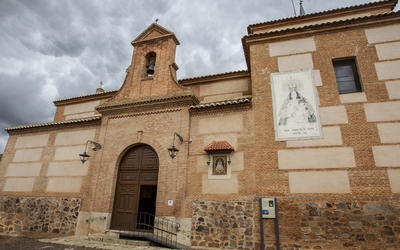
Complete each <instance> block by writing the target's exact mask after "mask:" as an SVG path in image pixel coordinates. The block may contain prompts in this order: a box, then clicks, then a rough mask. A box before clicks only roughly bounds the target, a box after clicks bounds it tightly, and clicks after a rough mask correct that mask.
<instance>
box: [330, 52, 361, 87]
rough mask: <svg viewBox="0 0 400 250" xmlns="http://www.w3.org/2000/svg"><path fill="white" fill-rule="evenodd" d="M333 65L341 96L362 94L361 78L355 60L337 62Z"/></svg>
mask: <svg viewBox="0 0 400 250" xmlns="http://www.w3.org/2000/svg"><path fill="white" fill-rule="evenodd" d="M332 63H333V68H334V70H335V76H336V83H337V86H338V89H339V94H348V93H355V92H362V88H361V82H360V77H359V75H358V71H357V65H356V61H355V60H354V59H347V60H337V61H336V60H335V61H333V62H332Z"/></svg>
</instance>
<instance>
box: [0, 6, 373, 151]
mask: <svg viewBox="0 0 400 250" xmlns="http://www.w3.org/2000/svg"><path fill="white" fill-rule="evenodd" d="M294 2H295V3H296V9H297V12H298V0H294ZM367 2H369V1H368V0H348V1H342V0H331V1H322V0H305V1H304V3H303V5H304V8H305V9H306V11H307V13H312V12H320V11H325V10H329V9H334V8H340V7H345V6H351V5H357V4H363V3H367ZM293 15H294V13H293V8H292V3H291V1H290V0H285V1H282V0H268V1H265V0H247V1H242V0H218V1H214V0H191V1H187V0H176V1H167V0H135V1H131V0H113V1H111V0H108V1H100V0H85V1H79V0H75V1H74V0H57V1H54V0H35V1H33V0H2V1H0V153H1V152H3V150H4V148H5V144H6V142H7V138H8V134H7V133H6V132H5V131H4V129H5V128H7V127H10V126H15V125H24V124H32V123H42V122H48V121H52V119H53V116H54V112H55V107H54V105H53V103H52V101H54V100H58V99H62V98H66V97H74V96H81V95H86V94H90V93H94V91H95V89H96V88H97V87H98V86H99V82H100V81H102V82H103V83H104V84H105V85H104V88H105V89H106V90H116V89H118V88H119V87H120V86H121V84H122V81H123V79H124V77H125V74H126V73H125V69H126V68H127V67H128V66H129V64H130V60H131V56H132V51H133V47H132V46H131V44H130V42H131V41H132V40H133V39H135V38H136V37H137V36H138V35H139V34H140V33H141V32H142V31H143V30H144V29H146V28H147V27H148V26H149V25H150V24H151V23H152V22H153V21H154V20H155V19H156V18H158V19H159V22H158V23H159V24H160V25H162V26H163V27H165V28H167V29H169V30H171V31H173V32H174V33H175V34H176V36H177V37H178V39H179V40H180V42H181V45H180V46H178V49H177V54H176V62H177V64H178V65H179V67H180V70H179V71H178V78H187V77H194V76H202V75H209V74H216V73H224V72H230V71H236V70H242V69H246V64H245V61H244V55H243V51H242V44H241V38H242V37H243V36H245V35H246V33H247V26H248V25H249V24H255V23H262V22H266V21H271V20H276V19H282V18H287V17H291V16H293Z"/></svg>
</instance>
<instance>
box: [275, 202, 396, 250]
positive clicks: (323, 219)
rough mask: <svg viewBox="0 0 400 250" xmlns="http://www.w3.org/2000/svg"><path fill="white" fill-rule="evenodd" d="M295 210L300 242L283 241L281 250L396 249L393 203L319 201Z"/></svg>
mask: <svg viewBox="0 0 400 250" xmlns="http://www.w3.org/2000/svg"><path fill="white" fill-rule="evenodd" d="M298 206H299V212H300V218H301V219H300V221H299V223H300V227H297V228H298V229H300V231H299V232H300V236H301V239H299V240H298V241H297V244H294V245H293V244H285V243H284V241H283V245H282V247H283V249H292V248H293V246H296V248H299V247H300V248H310V247H311V249H313V248H316V247H317V249H399V248H400V203H399V202H398V201H397V200H392V201H389V200H386V201H385V200H379V199H376V200H369V201H362V200H341V201H333V200H322V201H315V202H311V201H310V202H299V203H298ZM281 211H282V210H281ZM282 213H284V211H282Z"/></svg>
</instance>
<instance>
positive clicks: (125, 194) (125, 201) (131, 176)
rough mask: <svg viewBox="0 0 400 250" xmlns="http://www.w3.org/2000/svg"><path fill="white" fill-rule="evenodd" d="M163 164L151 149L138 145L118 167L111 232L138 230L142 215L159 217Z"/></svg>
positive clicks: (126, 155) (125, 156)
mask: <svg viewBox="0 0 400 250" xmlns="http://www.w3.org/2000/svg"><path fill="white" fill-rule="evenodd" d="M158 168H159V160H158V155H157V153H156V151H155V150H154V149H153V148H152V147H151V146H149V145H143V144H142V145H137V146H135V147H133V148H132V149H130V150H129V151H128V152H126V153H125V155H124V156H123V157H122V160H121V162H120V164H119V167H118V177H117V182H116V188H115V198H114V205H113V212H112V220H111V228H112V229H124V230H127V229H129V230H136V229H140V228H138V227H137V226H136V225H137V223H138V222H140V221H138V220H140V216H138V215H139V213H143V212H145V213H148V214H153V215H154V214H155V212H156V198H157V181H158Z"/></svg>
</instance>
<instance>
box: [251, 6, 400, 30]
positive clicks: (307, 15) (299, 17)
mask: <svg viewBox="0 0 400 250" xmlns="http://www.w3.org/2000/svg"><path fill="white" fill-rule="evenodd" d="M382 2H391V1H388V0H381V1H374V2H369V3H364V4H359V5H353V6H347V7H343V8H337V9H332V10H326V11H321V12H315V13H310V14H306V15H302V16H293V17H288V18H282V19H277V20H272V21H267V22H262V23H256V24H250V25H249V26H248V31H250V28H251V27H255V26H259V25H265V24H273V23H278V22H285V21H288V20H291V19H305V18H308V17H310V16H318V15H324V14H327V13H332V12H338V11H343V10H351V9H355V8H359V7H361V6H366V5H379V4H380V3H382ZM397 2H398V1H397V0H396V1H394V4H393V7H394V6H396V5H397Z"/></svg>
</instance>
